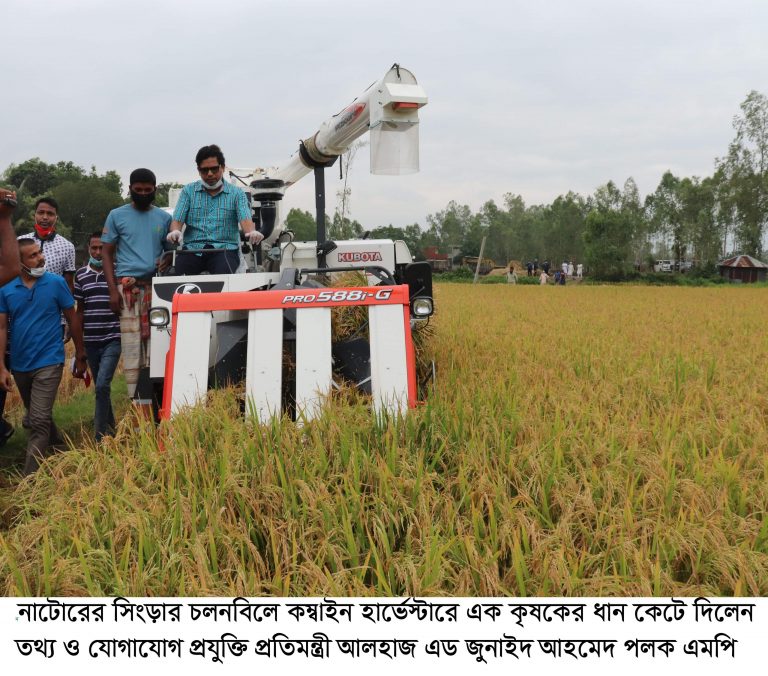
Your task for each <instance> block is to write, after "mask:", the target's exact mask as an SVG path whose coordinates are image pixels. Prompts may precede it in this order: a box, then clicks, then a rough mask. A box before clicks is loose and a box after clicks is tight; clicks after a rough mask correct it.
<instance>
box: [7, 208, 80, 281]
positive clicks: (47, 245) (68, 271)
mask: <svg viewBox="0 0 768 676" xmlns="http://www.w3.org/2000/svg"><path fill="white" fill-rule="evenodd" d="M58 220H59V203H58V202H57V201H56V200H55V199H53V197H41V198H40V199H39V200H37V202H36V203H35V227H34V230H33V231H32V232H28V233H27V234H25V235H21V236H20V237H19V239H33V240H35V241H36V242H37V243H38V244H39V245H40V249H41V251H42V254H43V256H44V257H45V265H46V270H48V272H52V273H53V274H54V275H61V276H62V277H63V278H64V280H65V281H66V282H67V286H68V287H69V291H70V293H71V292H72V291H73V290H74V285H73V284H74V275H75V245H74V244H72V242H70V241H69V240H68V239H66V238H65V237H62V236H61V235H60V234H58V233H57V232H56V223H57V221H58Z"/></svg>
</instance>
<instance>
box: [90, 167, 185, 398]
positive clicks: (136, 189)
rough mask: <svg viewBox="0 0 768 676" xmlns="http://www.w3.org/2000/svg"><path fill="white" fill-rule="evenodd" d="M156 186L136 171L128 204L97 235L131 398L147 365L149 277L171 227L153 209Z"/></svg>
mask: <svg viewBox="0 0 768 676" xmlns="http://www.w3.org/2000/svg"><path fill="white" fill-rule="evenodd" d="M156 186H157V179H156V178H155V174H154V173H153V172H151V171H150V170H149V169H136V170H134V171H133V172H132V173H131V176H130V180H129V186H128V187H129V190H130V194H131V203H130V204H125V205H123V206H121V207H118V208H117V209H113V210H112V211H110V212H109V215H108V216H107V220H106V222H105V223H104V230H103V231H102V233H101V242H102V257H103V261H104V263H103V265H104V278H105V279H106V282H107V287H108V288H109V307H110V309H111V310H112V312H114V313H115V314H116V315H118V316H119V317H120V336H121V341H122V353H123V370H124V371H125V380H126V383H127V385H128V396H129V397H132V398H133V397H134V396H135V394H136V386H137V384H138V382H139V373H140V371H141V369H143V368H146V367H147V366H149V322H148V321H147V312H148V311H149V306H150V303H151V302H152V277H153V276H154V274H155V273H156V271H157V267H158V265H159V264H160V259H161V257H162V255H163V247H164V244H165V237H166V235H167V234H168V227H169V226H170V224H171V216H170V214H167V213H166V212H165V211H163V210H162V209H159V208H158V207H156V206H153V205H152V202H153V200H154V199H155V188H156ZM115 262H117V265H115ZM142 403H146V402H142Z"/></svg>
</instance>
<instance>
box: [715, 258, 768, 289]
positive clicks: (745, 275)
mask: <svg viewBox="0 0 768 676" xmlns="http://www.w3.org/2000/svg"><path fill="white" fill-rule="evenodd" d="M717 268H718V270H720V276H721V277H724V278H725V279H729V280H730V281H732V282H737V283H742V284H750V283H752V282H764V281H765V280H766V276H767V275H768V265H766V264H765V263H763V262H762V261H759V260H757V258H752V256H746V255H742V256H733V257H731V258H726V259H725V260H724V261H720V262H719V263H718V264H717Z"/></svg>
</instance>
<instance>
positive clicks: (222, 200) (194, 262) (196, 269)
mask: <svg viewBox="0 0 768 676" xmlns="http://www.w3.org/2000/svg"><path fill="white" fill-rule="evenodd" d="M195 162H196V163H197V170H198V172H199V173H200V179H201V180H199V181H195V182H194V183H190V184H188V185H186V186H184V189H183V190H182V191H181V195H179V201H178V202H177V203H176V208H175V209H174V211H173V222H172V223H171V230H170V232H169V233H168V241H169V242H171V243H173V244H179V243H180V242H181V239H182V234H181V228H182V226H183V225H184V224H186V226H187V227H186V230H185V231H184V246H185V249H186V250H191V251H199V250H202V249H215V250H217V251H216V252H215V253H206V254H202V253H185V254H181V255H177V256H176V274H179V275H199V274H200V273H201V272H203V271H206V270H207V271H208V272H209V273H210V274H212V275H221V274H229V273H232V272H236V271H237V268H238V266H239V265H240V251H239V250H240V233H239V228H240V227H242V229H243V232H244V233H245V236H246V238H247V240H248V241H249V242H250V243H251V245H253V246H255V245H256V244H258V243H259V242H260V241H261V240H262V239H264V236H263V235H262V234H261V233H260V232H259V231H258V230H256V226H255V225H254V223H253V218H252V216H251V208H250V206H249V204H248V198H247V197H246V195H245V193H244V192H243V191H242V190H241V189H240V188H238V187H237V186H235V185H232V184H231V183H227V181H225V180H224V166H225V162H224V153H222V152H221V148H219V146H217V145H210V146H203V147H202V148H200V150H198V151H197V156H196V157H195Z"/></svg>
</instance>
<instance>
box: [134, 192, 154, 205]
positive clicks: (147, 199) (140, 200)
mask: <svg viewBox="0 0 768 676" xmlns="http://www.w3.org/2000/svg"><path fill="white" fill-rule="evenodd" d="M131 201H132V202H133V203H134V204H135V205H136V206H137V207H139V209H147V208H148V207H149V206H150V205H151V204H152V202H154V201H155V193H154V192H151V193H149V194H148V195H139V194H138V193H135V192H133V190H131Z"/></svg>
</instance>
